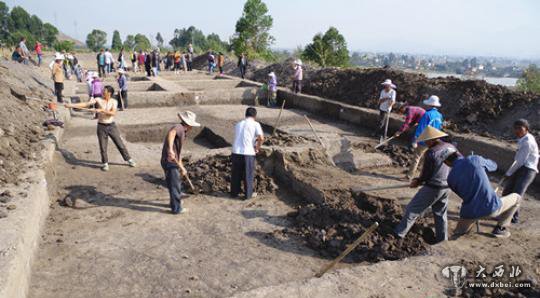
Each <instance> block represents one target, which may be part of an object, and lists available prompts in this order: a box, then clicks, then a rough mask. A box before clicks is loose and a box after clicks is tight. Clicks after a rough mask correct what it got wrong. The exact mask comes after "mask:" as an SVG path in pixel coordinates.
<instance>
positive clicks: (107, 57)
mask: <svg viewBox="0 0 540 298" xmlns="http://www.w3.org/2000/svg"><path fill="white" fill-rule="evenodd" d="M113 62H114V58H113V55H112V54H111V52H110V51H109V49H107V50H106V51H105V71H106V72H107V73H111V72H112V65H113Z"/></svg>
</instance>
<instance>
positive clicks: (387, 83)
mask: <svg viewBox="0 0 540 298" xmlns="http://www.w3.org/2000/svg"><path fill="white" fill-rule="evenodd" d="M381 85H383V86H390V88H393V89H396V85H394V84H393V83H392V80H390V79H386V80H384V82H382V83H381Z"/></svg>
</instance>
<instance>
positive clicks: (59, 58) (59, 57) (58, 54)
mask: <svg viewBox="0 0 540 298" xmlns="http://www.w3.org/2000/svg"><path fill="white" fill-rule="evenodd" d="M54 60H64V55H62V54H60V53H56V54H54Z"/></svg>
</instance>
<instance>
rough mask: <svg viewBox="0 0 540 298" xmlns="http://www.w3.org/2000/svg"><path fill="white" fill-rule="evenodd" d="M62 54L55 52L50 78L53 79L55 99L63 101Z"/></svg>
mask: <svg viewBox="0 0 540 298" xmlns="http://www.w3.org/2000/svg"><path fill="white" fill-rule="evenodd" d="M63 62H64V55H62V54H59V53H57V54H56V55H55V57H54V64H53V67H52V79H53V81H54V94H56V101H58V102H59V103H63V102H64V99H63V97H62V91H63V90H64V67H63V65H62V63H63Z"/></svg>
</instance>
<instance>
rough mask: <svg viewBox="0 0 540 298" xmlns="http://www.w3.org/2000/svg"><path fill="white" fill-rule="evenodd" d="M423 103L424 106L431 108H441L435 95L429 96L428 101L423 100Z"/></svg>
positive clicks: (439, 101)
mask: <svg viewBox="0 0 540 298" xmlns="http://www.w3.org/2000/svg"><path fill="white" fill-rule="evenodd" d="M423 103H424V104H425V105H426V106H431V107H440V106H441V100H440V99H439V97H438V96H437V95H431V96H430V97H429V98H428V99H426V100H424V101H423Z"/></svg>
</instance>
